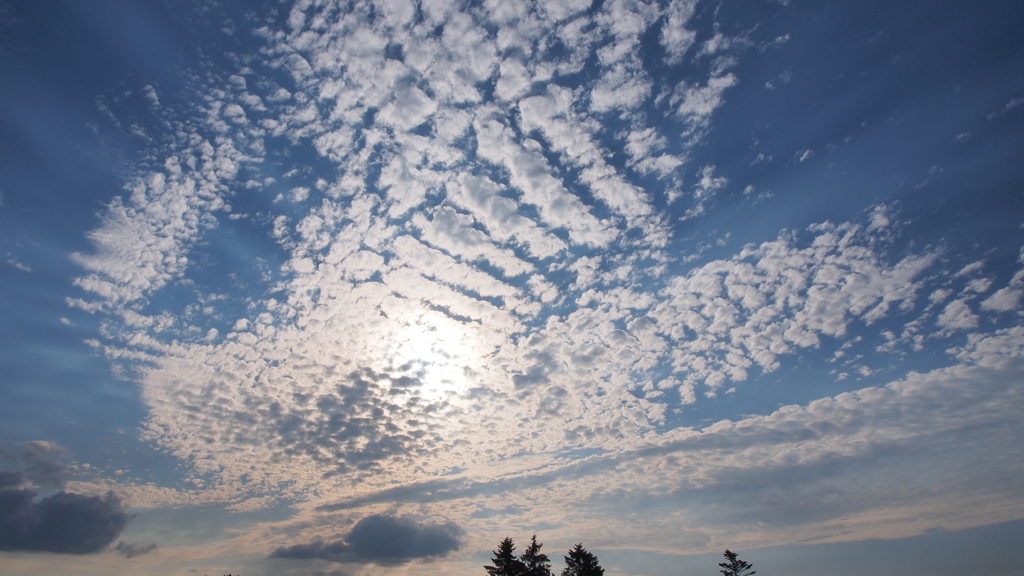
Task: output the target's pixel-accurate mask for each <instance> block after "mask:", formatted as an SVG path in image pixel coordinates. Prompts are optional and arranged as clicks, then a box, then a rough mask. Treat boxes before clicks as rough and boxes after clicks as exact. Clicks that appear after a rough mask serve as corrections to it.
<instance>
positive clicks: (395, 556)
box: [270, 514, 463, 564]
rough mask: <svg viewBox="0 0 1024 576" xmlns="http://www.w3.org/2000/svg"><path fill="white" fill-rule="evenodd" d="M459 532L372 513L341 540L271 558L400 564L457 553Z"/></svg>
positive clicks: (283, 551) (451, 526) (304, 546)
mask: <svg viewBox="0 0 1024 576" xmlns="http://www.w3.org/2000/svg"><path fill="white" fill-rule="evenodd" d="M462 534H463V531H462V529H461V528H459V527H458V526H457V525H455V524H453V523H450V522H449V523H446V524H424V523H419V522H415V521H413V520H409V519H407V518H395V517H393V516H386V515H379V514H375V515H373V516H367V517H366V518H363V519H362V520H360V521H359V522H357V523H356V525H355V526H354V527H353V528H352V531H351V532H349V534H348V536H346V537H345V538H344V539H343V540H336V541H334V542H322V541H318V542H312V543H310V544H298V545H295V546H290V547H287V548H278V549H277V550H275V551H274V552H273V553H272V554H271V555H270V556H271V558H293V559H301V560H312V559H320V560H329V561H331V562H373V563H377V564H402V563H404V562H408V561H410V560H414V559H417V558H434V557H438V556H444V555H446V554H448V553H449V552H453V551H455V550H458V549H459V548H460V547H461V545H462V542H461V539H462Z"/></svg>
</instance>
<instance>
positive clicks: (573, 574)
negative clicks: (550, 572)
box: [562, 542, 604, 576]
mask: <svg viewBox="0 0 1024 576" xmlns="http://www.w3.org/2000/svg"><path fill="white" fill-rule="evenodd" d="M562 576H604V568H601V566H600V565H599V564H598V563H597V556H594V555H593V554H591V553H590V552H587V550H586V549H585V548H583V543H582V542H581V543H579V544H577V545H575V546H573V547H572V549H571V550H569V555H568V556H566V557H565V570H562Z"/></svg>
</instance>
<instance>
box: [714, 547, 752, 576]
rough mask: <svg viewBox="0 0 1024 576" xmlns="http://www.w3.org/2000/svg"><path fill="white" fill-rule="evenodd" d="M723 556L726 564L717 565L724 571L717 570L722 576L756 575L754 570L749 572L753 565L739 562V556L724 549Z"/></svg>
mask: <svg viewBox="0 0 1024 576" xmlns="http://www.w3.org/2000/svg"><path fill="white" fill-rule="evenodd" d="M723 554H724V555H725V559H726V560H728V562H720V563H719V564H718V565H719V566H721V567H722V568H724V570H719V572H721V573H722V574H723V576H753V575H754V574H757V571H756V570H751V568H753V567H754V565H753V564H751V563H750V562H744V561H743V560H740V559H739V555H738V554H736V553H735V552H731V551H729V549H728V548H726V550H725V552H724V553H723Z"/></svg>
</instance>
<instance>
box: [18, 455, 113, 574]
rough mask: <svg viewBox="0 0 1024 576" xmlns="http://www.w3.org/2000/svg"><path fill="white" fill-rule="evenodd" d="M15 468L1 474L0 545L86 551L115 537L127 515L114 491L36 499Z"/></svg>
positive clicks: (101, 546)
mask: <svg viewBox="0 0 1024 576" xmlns="http://www.w3.org/2000/svg"><path fill="white" fill-rule="evenodd" d="M23 482H24V477H23V476H22V474H21V473H19V472H3V473H2V474H0V550H5V551H26V552H57V553H61V554H89V553H92V552H99V551H100V550H103V549H104V548H106V547H107V546H108V545H109V544H110V543H111V542H113V541H114V540H115V539H116V538H117V537H118V535H120V534H121V531H122V530H124V527H125V526H127V525H128V521H129V520H130V519H131V516H130V515H129V514H128V513H127V512H125V510H124V508H123V507H122V504H121V500H120V499H119V498H118V497H117V496H116V495H115V494H113V493H108V494H107V495H105V496H83V495H81V494H72V493H68V492H58V493H56V494H54V495H53V496H47V497H45V498H43V499H42V500H39V501H38V502H35V501H34V500H35V497H36V496H37V493H36V492H35V491H34V490H30V489H27V488H22V487H21V486H22V485H23Z"/></svg>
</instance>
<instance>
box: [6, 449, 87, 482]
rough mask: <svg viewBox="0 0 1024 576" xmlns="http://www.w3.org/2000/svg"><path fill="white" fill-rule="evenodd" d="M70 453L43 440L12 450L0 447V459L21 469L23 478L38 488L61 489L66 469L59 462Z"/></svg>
mask: <svg viewBox="0 0 1024 576" xmlns="http://www.w3.org/2000/svg"><path fill="white" fill-rule="evenodd" d="M70 456H71V452H69V451H68V450H67V449H65V448H63V447H62V446H60V445H58V444H55V443H53V442H48V441H45V440H33V441H30V442H21V443H20V444H17V445H16V446H15V447H14V448H13V449H11V448H8V447H5V446H0V458H2V459H4V460H6V461H7V462H9V463H11V464H13V465H14V467H16V468H21V470H22V473H23V474H24V477H25V478H27V479H29V480H31V481H32V482H35V483H36V484H38V485H40V486H47V487H50V488H63V487H64V484H65V483H66V482H67V481H68V467H67V465H66V464H64V463H63V462H61V461H60V460H62V459H66V458H69V457H70Z"/></svg>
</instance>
